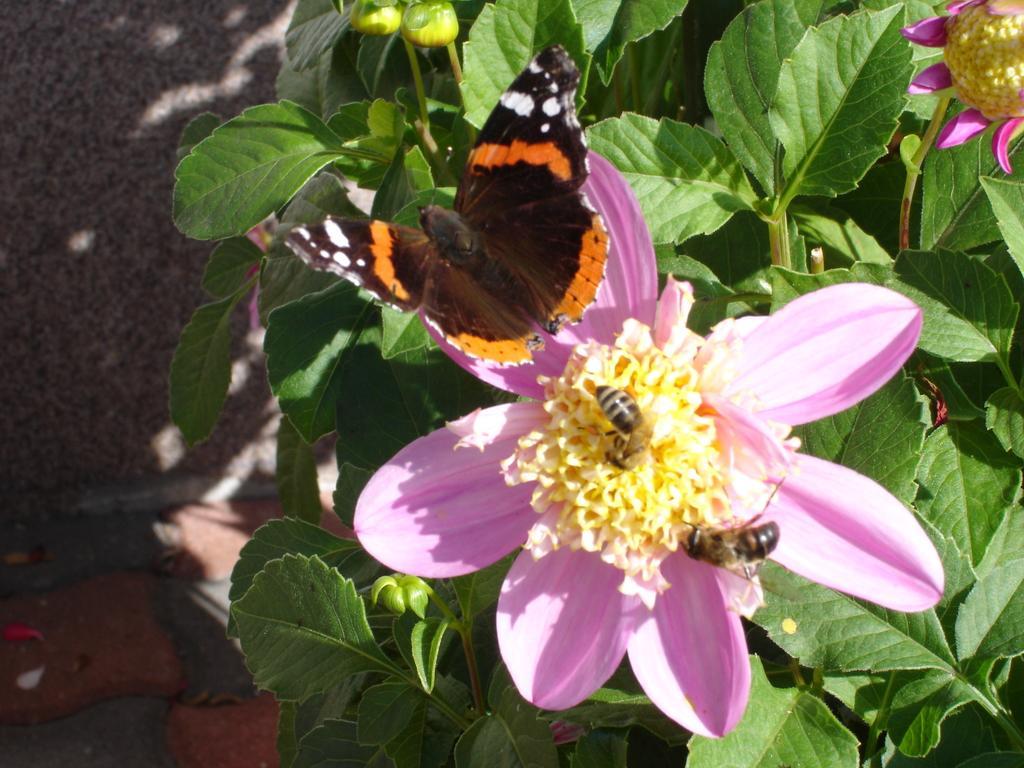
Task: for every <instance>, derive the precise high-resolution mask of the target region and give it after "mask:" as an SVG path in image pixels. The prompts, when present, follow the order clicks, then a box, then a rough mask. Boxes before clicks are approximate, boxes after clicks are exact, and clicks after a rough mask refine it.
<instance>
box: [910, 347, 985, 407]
mask: <svg viewBox="0 0 1024 768" xmlns="http://www.w3.org/2000/svg"><path fill="white" fill-rule="evenodd" d="M911 365H912V370H913V371H914V372H915V373H916V374H917V375H918V376H920V377H922V378H924V379H927V380H928V381H930V382H931V383H933V384H934V385H935V386H937V387H938V388H939V392H940V393H941V394H942V399H943V400H944V401H945V403H946V408H947V418H948V419H949V420H950V421H973V420H974V419H980V418H983V417H984V416H985V412H984V411H983V410H982V409H981V408H979V407H978V406H977V405H975V404H974V401H973V400H971V398H970V396H969V395H968V394H967V393H966V392H965V391H964V388H963V387H962V386H960V382H959V381H958V380H957V377H956V375H955V374H954V373H953V370H952V368H951V367H950V365H949V363H947V362H946V361H945V360H940V359H939V358H937V357H935V356H933V355H929V354H928V353H927V352H918V353H917V354H916V356H915V363H912V364H911Z"/></svg>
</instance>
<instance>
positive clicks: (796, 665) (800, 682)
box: [789, 659, 807, 690]
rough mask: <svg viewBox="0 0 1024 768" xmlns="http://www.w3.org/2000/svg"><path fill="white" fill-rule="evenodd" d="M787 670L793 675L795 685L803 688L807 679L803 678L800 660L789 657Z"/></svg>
mask: <svg viewBox="0 0 1024 768" xmlns="http://www.w3.org/2000/svg"><path fill="white" fill-rule="evenodd" d="M789 672H790V674H792V675H793V682H794V683H796V687H797V688H799V689H800V690H804V689H805V688H806V687H807V681H806V680H804V673H803V672H801V671H800V662H799V661H797V660H796V659H790V660H789Z"/></svg>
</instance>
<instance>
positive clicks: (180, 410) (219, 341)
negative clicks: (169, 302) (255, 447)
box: [170, 291, 242, 446]
mask: <svg viewBox="0 0 1024 768" xmlns="http://www.w3.org/2000/svg"><path fill="white" fill-rule="evenodd" d="M241 298H242V292H241V291H239V292H238V293H236V294H234V295H233V296H228V297H227V298H226V299H221V300H220V301H215V302H213V303H212V304H206V305H204V306H202V307H200V308H199V309H197V310H196V311H195V312H194V313H193V314H192V319H191V320H189V322H188V325H186V326H185V328H184V329H183V330H182V332H181V338H180V339H179V340H178V346H177V348H176V349H175V350H174V357H173V359H172V360H171V380H170V392H171V395H170V399H171V405H170V407H171V420H172V421H173V422H174V423H175V424H176V425H177V427H178V429H180V430H181V434H182V435H183V436H184V437H185V442H186V443H188V444H189V445H190V446H191V445H195V444H196V443H200V442H202V441H203V440H205V439H206V438H208V437H209V436H210V433H211V432H213V427H214V425H215V424H216V423H217V418H218V417H219V416H220V410H221V408H222V407H223V406H224V401H225V400H226V399H227V396H228V384H230V383H231V333H230V331H231V326H230V324H231V311H232V310H233V309H234V308H235V305H236V304H238V302H239V300H240V299H241Z"/></svg>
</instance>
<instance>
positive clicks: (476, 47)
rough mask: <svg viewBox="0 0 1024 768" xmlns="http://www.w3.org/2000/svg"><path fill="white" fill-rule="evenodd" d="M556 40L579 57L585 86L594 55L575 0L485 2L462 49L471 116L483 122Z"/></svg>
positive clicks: (468, 115) (465, 97) (464, 86)
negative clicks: (585, 42)
mask: <svg viewBox="0 0 1024 768" xmlns="http://www.w3.org/2000/svg"><path fill="white" fill-rule="evenodd" d="M552 43H559V44H560V45H562V46H563V47H564V48H565V49H566V51H568V53H569V55H570V56H571V57H572V59H573V61H575V62H576V66H577V67H579V69H580V73H581V82H580V90H581V91H582V90H583V89H584V86H585V85H586V73H587V68H588V66H589V64H590V55H589V54H587V53H585V50H584V45H583V30H582V29H581V28H580V25H579V23H578V22H577V21H576V16H575V14H573V10H572V4H571V3H570V2H569V0H498V1H497V2H496V3H494V4H493V5H491V4H488V5H485V6H484V7H483V10H481V11H480V15H479V16H477V19H476V22H475V23H474V24H473V28H472V29H471V30H470V31H469V40H467V41H466V44H465V45H464V46H463V49H462V50H463V56H464V63H463V69H464V71H465V73H466V74H465V78H464V79H463V81H462V97H463V100H464V103H465V105H466V120H468V121H469V122H470V123H472V124H473V125H475V126H476V127H477V128H479V127H481V126H482V125H483V124H484V121H485V120H487V116H488V115H489V114H490V113H491V110H492V109H493V108H494V105H495V104H497V103H498V98H499V97H500V96H501V94H502V92H503V91H504V90H505V89H506V88H507V87H508V86H509V85H511V83H512V81H513V80H514V79H515V78H516V76H517V75H518V74H519V73H520V72H521V71H522V70H523V69H524V68H525V67H526V65H527V64H529V63H530V59H531V58H533V55H534V54H535V53H537V52H538V51H540V50H541V49H542V48H545V47H547V46H549V45H551V44H552Z"/></svg>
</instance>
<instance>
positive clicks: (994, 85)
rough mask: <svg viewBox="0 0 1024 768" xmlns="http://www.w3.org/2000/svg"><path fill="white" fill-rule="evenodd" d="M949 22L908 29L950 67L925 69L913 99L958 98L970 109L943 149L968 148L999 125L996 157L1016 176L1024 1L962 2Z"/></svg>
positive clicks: (1022, 103) (1022, 105) (949, 130)
mask: <svg viewBox="0 0 1024 768" xmlns="http://www.w3.org/2000/svg"><path fill="white" fill-rule="evenodd" d="M946 10H947V11H948V12H949V15H948V16H931V17H928V18H926V19H923V20H921V21H919V22H917V23H916V24H912V25H910V26H909V27H905V28H904V29H903V36H904V37H905V38H907V39H908V40H910V41H911V42H913V43H917V44H918V45H924V46H928V47H931V48H942V49H943V59H944V61H942V62H940V63H938V64H933V65H932V66H930V67H928V68H926V69H924V70H923V71H922V72H921V74H919V75H918V76H917V77H916V78H914V81H913V82H912V83H911V84H910V88H908V91H909V92H910V93H912V94H927V93H942V92H953V93H955V94H956V96H957V98H958V99H960V101H962V102H963V103H964V104H966V105H967V106H968V107H970V109H967V110H965V111H963V112H961V113H960V114H959V115H957V116H956V117H954V118H953V119H952V120H950V121H949V122H948V123H947V124H946V125H945V127H944V128H943V129H942V131H941V132H940V133H939V136H938V139H937V140H936V142H935V145H936V146H937V147H939V148H940V149H944V148H946V147H952V146H956V145H958V144H963V143H964V142H965V141H968V140H969V139H972V138H974V137H975V136H977V135H978V134H979V133H982V132H983V131H984V130H985V129H986V128H988V127H989V126H990V125H996V126H997V127H996V130H995V132H994V133H993V136H992V152H993V154H994V155H995V157H996V159H997V160H998V161H999V165H1000V167H1002V169H1003V170H1004V171H1006V172H1007V173H1010V172H1011V171H1012V168H1011V166H1010V158H1009V153H1008V146H1009V143H1010V141H1011V139H1013V138H1014V137H1016V136H1017V135H1018V134H1019V133H1020V132H1021V130H1024V99H1022V95H1024V0H987V2H986V0H961V1H960V2H954V3H949V4H948V5H947V6H946Z"/></svg>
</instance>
